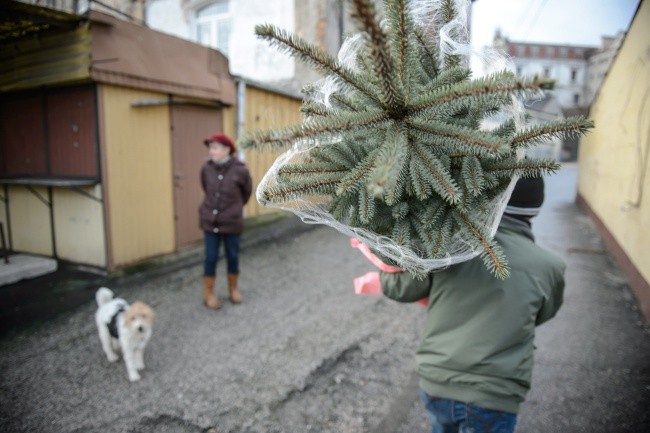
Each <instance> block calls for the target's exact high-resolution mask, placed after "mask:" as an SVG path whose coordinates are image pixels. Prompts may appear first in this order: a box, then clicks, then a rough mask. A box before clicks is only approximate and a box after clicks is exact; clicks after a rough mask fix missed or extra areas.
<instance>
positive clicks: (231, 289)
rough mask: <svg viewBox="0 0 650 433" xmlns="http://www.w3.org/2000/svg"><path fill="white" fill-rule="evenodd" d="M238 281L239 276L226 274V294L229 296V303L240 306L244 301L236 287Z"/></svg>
mask: <svg viewBox="0 0 650 433" xmlns="http://www.w3.org/2000/svg"><path fill="white" fill-rule="evenodd" d="M238 279H239V274H228V293H229V294H230V302H232V303H233V304H241V303H242V302H243V301H244V300H243V299H242V297H241V293H239V288H238V287H237V280H238Z"/></svg>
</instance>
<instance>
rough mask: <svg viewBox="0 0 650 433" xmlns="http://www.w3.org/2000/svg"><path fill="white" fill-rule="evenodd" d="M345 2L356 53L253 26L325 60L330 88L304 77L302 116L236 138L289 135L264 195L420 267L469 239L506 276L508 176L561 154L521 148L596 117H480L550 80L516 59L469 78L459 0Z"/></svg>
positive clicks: (252, 144)
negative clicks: (423, 10)
mask: <svg viewBox="0 0 650 433" xmlns="http://www.w3.org/2000/svg"><path fill="white" fill-rule="evenodd" d="M348 3H349V5H350V7H351V11H352V18H353V19H354V21H355V22H356V24H357V26H358V28H359V31H360V33H359V34H358V35H357V36H355V38H356V39H355V40H354V48H355V51H354V57H355V58H354V62H352V63H346V62H343V61H342V60H340V59H337V58H334V57H333V56H331V55H329V54H327V53H326V52H324V51H323V50H322V49H320V48H319V47H317V46H315V45H313V44H310V43H308V42H306V41H305V40H303V39H302V38H300V37H299V36H297V35H294V34H291V33H289V32H286V31H284V30H282V29H279V28H276V27H275V26H272V25H259V26H257V27H256V33H257V35H258V36H259V37H261V38H263V39H265V40H268V41H270V43H271V44H273V45H275V46H276V47H278V48H280V49H281V50H283V51H286V52H288V53H289V54H290V55H293V56H295V57H296V58H298V59H300V60H302V61H305V62H307V63H308V64H310V65H312V66H313V67H315V68H316V69H318V70H319V71H320V72H322V73H323V74H324V76H325V77H326V80H329V81H327V83H329V85H330V87H331V88H332V90H331V91H330V92H329V94H328V98H327V99H326V100H324V101H323V100H320V101H319V100H316V99H315V98H312V97H311V96H312V94H313V93H314V92H316V88H315V87H313V86H308V87H306V88H305V89H303V92H304V93H305V100H304V103H303V106H302V111H303V113H304V115H305V118H304V122H303V123H302V124H300V125H296V126H292V127H289V128H282V129H274V130H269V131H256V132H253V133H250V134H247V135H246V136H244V137H243V138H242V140H241V141H240V144H241V145H242V147H244V148H255V149H262V148H265V147H271V148H278V147H289V148H290V152H288V153H287V157H285V158H284V159H282V161H281V163H280V164H277V167H275V169H273V170H272V172H271V171H270V172H269V173H268V174H267V176H271V177H272V180H271V181H270V182H263V183H262V184H261V185H260V189H259V190H258V200H259V201H260V202H261V203H263V204H267V205H275V206H279V207H283V206H285V207H284V208H286V209H289V210H292V211H294V212H296V213H298V214H299V213H300V212H305V214H303V217H304V216H305V215H307V219H309V218H310V217H309V215H310V214H312V213H313V212H314V209H317V210H318V209H323V211H324V212H325V213H326V214H328V218H330V217H331V220H334V221H336V222H338V223H340V225H341V226H342V227H346V228H350V230H351V231H352V233H355V234H356V233H370V234H374V235H377V236H378V237H377V239H378V241H377V242H371V244H370V245H369V247H370V248H371V249H372V250H373V251H374V252H375V253H377V254H378V255H379V256H380V257H382V258H383V259H384V260H386V261H387V262H389V263H391V264H396V265H398V266H401V267H402V268H404V269H406V270H408V271H410V272H411V273H413V274H414V275H424V274H425V273H426V272H428V271H430V270H432V269H433V268H435V267H440V266H442V265H439V264H437V263H443V265H444V264H445V263H446V264H450V263H453V259H450V257H451V256H453V255H455V254H459V251H458V250H459V248H462V249H464V251H463V252H462V253H461V254H465V253H466V251H469V252H470V255H469V257H471V256H475V255H477V254H480V256H481V257H482V260H483V263H484V264H485V266H486V267H487V268H488V269H489V270H490V271H491V272H492V273H493V274H494V275H495V276H496V277H499V278H506V277H507V276H508V275H509V272H508V266H507V258H506V257H504V254H503V253H502V251H501V249H500V248H499V246H498V245H497V244H496V242H494V241H493V239H492V236H493V234H494V233H493V230H492V232H490V230H491V227H490V225H491V226H492V227H493V228H496V224H492V222H494V221H495V220H496V222H497V223H498V217H500V212H501V211H502V210H503V204H504V203H505V200H507V195H508V192H509V191H510V190H509V189H508V188H509V186H511V185H512V184H513V179H515V180H516V179H517V178H518V177H538V176H543V175H545V174H548V173H552V172H554V171H555V170H557V169H558V168H559V164H558V163H557V162H555V161H553V160H533V159H528V158H525V157H523V155H524V154H525V151H526V149H528V148H530V147H532V146H535V145H538V144H540V143H543V142H545V141H548V140H549V139H552V138H555V137H561V138H563V137H568V136H574V135H578V134H583V133H585V132H586V131H587V130H588V129H589V128H591V127H592V126H593V125H592V124H591V122H590V121H588V120H585V119H584V118H582V117H572V118H568V119H562V120H557V121H553V122H548V123H546V124H543V125H535V126H524V127H521V125H518V122H517V119H516V118H514V117H509V118H506V119H504V120H502V121H500V125H499V126H498V127H497V128H493V129H490V130H487V129H485V128H482V122H483V121H484V120H485V119H486V118H490V117H491V116H493V115H495V114H496V113H500V112H502V109H503V107H506V106H510V104H511V103H512V101H513V98H518V99H520V100H522V99H527V98H530V97H532V96H536V95H539V94H540V92H541V91H542V90H543V89H545V88H548V87H549V83H548V82H546V81H543V80H539V79H537V78H533V79H519V78H518V77H517V76H516V75H515V74H514V73H512V72H511V71H509V70H503V71H501V72H498V73H494V74H491V75H489V76H486V77H481V78H477V79H472V72H471V69H469V68H468V67H467V61H466V58H465V57H463V56H462V55H460V54H459V53H457V52H454V50H453V49H450V48H448V47H446V46H445V44H447V43H448V42H446V41H445V40H443V38H442V37H441V33H440V30H441V29H443V28H445V25H447V24H450V23H455V22H457V21H458V14H459V12H460V11H459V9H460V8H459V6H462V3H460V2H459V0H438V1H436V0H426V3H428V4H429V5H434V4H435V7H434V8H433V11H432V12H433V14H432V15H431V20H429V21H428V23H427V24H426V25H422V24H420V23H417V22H416V20H415V19H414V15H413V7H414V6H416V3H424V2H421V1H420V2H418V1H416V0H411V1H409V0H385V1H384V19H383V20H381V21H380V19H379V17H378V15H377V12H376V10H375V5H374V4H373V2H372V1H371V0H348ZM451 30H452V31H451V34H452V36H453V37H455V38H456V39H462V37H463V35H462V34H461V33H462V32H458V31H457V30H456V27H453V26H452V29H451ZM454 32H456V33H457V34H455V35H454ZM295 200H299V202H300V203H301V204H296V202H295ZM495 208H496V209H497V210H496V212H497V213H499V215H496V217H497V218H495V215H494V213H495ZM317 212H318V211H317ZM303 219H305V218H303ZM313 219H318V217H315V218H313ZM317 222H325V223H327V221H317ZM367 239H368V236H366V237H365V240H366V241H367ZM386 241H387V242H386ZM389 244H390V245H389ZM387 245H388V246H387ZM459 246H460V247H459ZM387 252H388V254H387ZM464 257H468V256H464ZM438 259H439V261H438ZM430 263H436V265H434V266H431V265H430Z"/></svg>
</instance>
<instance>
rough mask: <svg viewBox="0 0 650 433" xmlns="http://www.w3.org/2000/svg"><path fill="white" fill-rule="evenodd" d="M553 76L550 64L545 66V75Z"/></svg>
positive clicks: (547, 76)
mask: <svg viewBox="0 0 650 433" xmlns="http://www.w3.org/2000/svg"><path fill="white" fill-rule="evenodd" d="M550 76H551V68H549V67H548V66H546V67H544V77H545V78H549V77H550Z"/></svg>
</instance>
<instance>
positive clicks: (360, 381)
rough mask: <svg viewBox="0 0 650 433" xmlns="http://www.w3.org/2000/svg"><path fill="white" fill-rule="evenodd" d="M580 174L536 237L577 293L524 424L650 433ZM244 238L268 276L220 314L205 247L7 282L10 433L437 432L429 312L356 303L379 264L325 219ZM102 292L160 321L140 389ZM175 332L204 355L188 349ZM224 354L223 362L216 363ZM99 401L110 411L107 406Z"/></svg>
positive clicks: (539, 357) (254, 265)
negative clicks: (101, 313) (426, 406)
mask: <svg viewBox="0 0 650 433" xmlns="http://www.w3.org/2000/svg"><path fill="white" fill-rule="evenodd" d="M575 181H576V167H575V165H566V166H565V167H564V168H563V169H562V170H561V171H560V172H559V173H557V174H556V175H553V176H551V177H548V178H547V189H546V197H547V198H546V203H545V205H544V208H543V210H542V213H541V214H540V216H538V217H537V218H536V219H535V221H534V227H533V230H534V232H535V234H536V237H537V241H538V243H540V244H541V245H542V246H544V247H546V248H548V249H551V250H553V251H554V252H555V253H556V254H558V255H559V256H561V257H562V258H563V259H564V260H565V261H566V262H567V265H568V266H567V274H566V278H567V287H566V292H565V302H564V305H563V307H562V309H561V310H560V312H559V313H558V315H557V317H556V318H554V319H553V320H551V321H550V322H548V323H546V324H544V325H542V326H541V327H539V328H538V331H537V337H536V347H537V351H536V354H535V362H536V364H535V370H534V374H533V385H532V390H531V392H530V393H529V395H528V398H527V400H526V402H525V403H524V404H523V405H522V407H521V412H520V414H519V419H518V424H517V430H516V432H517V433H542V432H543V433H547V432H556V433H582V432H584V433H587V432H589V433H646V432H648V431H650V410H649V408H650V332H649V330H650V328H649V326H648V323H646V322H645V321H644V319H643V317H642V316H641V313H640V311H639V309H638V306H637V304H636V300H635V298H634V296H633V294H632V293H631V290H630V288H629V287H628V285H627V284H626V280H625V276H624V274H623V273H622V271H621V270H620V268H619V267H618V266H617V265H616V263H615V262H614V261H613V259H612V258H611V256H610V255H609V254H608V252H607V249H606V247H605V245H604V243H603V242H602V240H601V238H600V236H599V235H598V232H597V231H596V229H595V226H594V225H593V223H592V222H591V221H590V220H589V218H588V217H586V216H585V215H584V213H582V212H581V211H580V210H579V209H578V208H577V207H576V205H575ZM242 246H243V251H242V253H243V256H244V257H246V260H247V262H246V266H247V267H248V269H251V270H252V269H256V270H255V271H254V272H253V271H249V273H248V274H247V275H244V276H243V277H242V281H243V282H244V283H245V284H246V285H248V286H249V287H253V288H255V289H253V290H248V293H246V292H245V295H247V296H248V298H247V302H246V303H245V304H244V305H243V306H241V307H231V306H229V305H226V307H225V308H224V310H223V311H221V312H219V313H218V314H216V315H212V314H209V312H206V311H204V310H205V309H204V308H201V307H200V305H199V302H198V301H197V300H196V299H195V297H196V296H200V294H196V295H195V293H197V291H198V290H199V289H198V287H199V285H198V284H199V283H198V282H197V281H196V280H197V278H196V275H197V273H198V272H200V260H201V253H202V252H201V251H200V250H195V251H188V252H185V253H184V254H182V255H179V256H177V257H176V259H175V260H170V261H169V262H167V263H165V264H162V265H161V266H157V267H153V268H149V269H144V270H142V271H141V272H137V273H134V274H132V275H128V276H122V277H121V278H114V279H108V278H107V277H105V276H102V275H98V274H96V273H92V272H86V271H83V270H79V269H76V268H74V267H65V266H60V268H59V270H58V271H57V272H55V273H53V274H49V275H46V276H43V277H39V278H36V279H33V280H26V281H23V282H21V283H18V284H12V285H7V286H2V287H0V296H1V301H0V326H1V328H0V330H1V331H2V334H0V375H2V382H5V384H6V386H7V387H4V385H3V386H2V387H0V389H2V390H4V391H3V392H4V393H5V394H6V395H0V402H4V406H5V409H4V410H3V409H0V427H3V426H4V427H7V426H10V427H11V428H13V429H14V430H15V431H30V432H38V431H42V432H45V433H49V432H82V431H83V432H93V431H139V432H148V431H152V432H153V431H156V432H157V433H160V432H167V431H169V432H179V433H184V432H203V433H206V432H210V433H214V432H217V431H218V432H258V431H259V432H287V433H290V432H291V433H293V432H307V431H310V432H314V431H316V432H332V433H341V432H360V433H361V432H368V433H425V432H428V431H429V426H428V420H427V418H426V414H425V412H424V410H423V408H422V407H421V406H420V404H419V402H418V401H417V379H416V376H415V374H414V356H413V351H414V349H415V347H416V345H417V334H418V333H419V330H420V329H421V328H420V326H421V324H422V314H423V309H421V308H420V307H416V306H405V305H399V304H396V303H393V302H391V301H389V300H385V299H381V298H380V297H355V296H350V295H349V291H350V290H351V288H350V287H348V286H347V284H348V283H347V282H348V281H349V280H350V277H352V276H355V275H361V274H363V273H365V272H366V271H368V270H371V266H369V265H368V264H367V263H366V262H365V261H364V260H363V259H362V258H359V257H358V254H356V253H354V252H350V249H349V247H348V245H347V242H346V240H345V239H342V236H341V235H339V234H338V233H335V232H333V231H332V230H331V229H328V228H322V227H319V226H316V227H315V226H309V225H306V224H303V223H301V222H300V221H299V220H297V219H296V218H294V217H288V218H286V219H281V220H279V221H276V222H274V223H273V224H268V225H266V226H262V227H257V228H254V229H252V230H250V231H248V232H247V234H246V235H245V236H244V238H243V245H242ZM320 254H323V255H322V256H319V255H320ZM333 270H336V272H335V273H333ZM100 285H109V286H111V287H113V288H114V289H115V290H116V291H117V292H118V293H120V294H122V295H125V297H127V298H128V299H131V298H132V297H133V296H135V295H141V296H143V297H144V298H145V300H149V301H150V302H151V303H153V304H154V305H155V307H156V309H157V311H159V316H160V317H161V323H160V325H159V327H158V329H156V330H155V331H154V337H153V339H152V348H151V354H150V356H154V355H152V354H154V353H157V352H158V353H160V354H164V355H165V357H164V358H153V359H152V358H148V359H150V361H148V363H150V365H148V370H147V371H146V372H145V376H144V379H143V382H142V383H138V384H137V385H134V387H132V388H131V387H130V385H129V384H128V382H126V383H125V378H124V377H123V376H124V372H123V371H122V370H123V366H121V365H119V366H110V368H109V366H108V364H106V363H103V361H105V359H104V360H102V358H101V353H99V352H100V350H99V347H98V343H97V341H96V337H95V335H94V333H95V331H94V330H93V327H92V325H91V324H88V323H86V322H87V316H89V315H92V311H93V310H94V306H93V303H94V300H93V298H94V293H95V290H96V288H97V287H98V286H100ZM194 286H196V287H194ZM335 299H339V300H340V299H343V303H341V302H340V301H335ZM174 303H175V304H174ZM165 316H166V317H167V321H165ZM163 335H164V336H165V338H163ZM164 339H167V340H169V339H172V340H173V341H175V342H176V345H178V346H179V347H182V348H183V349H185V350H187V349H190V350H191V351H193V353H194V354H193V355H192V356H191V357H190V358H187V355H179V354H176V353H174V351H172V350H171V349H172V347H168V346H166V345H165V344H163V343H164V341H162V340H164ZM205 341H211V342H212V343H211V344H210V345H209V347H208V348H205V347H204V346H205ZM73 342H75V343H73ZM76 345H78V346H79V348H78V350H77V349H75V347H76ZM75 350H77V351H76V352H75ZM69 352H70V353H69ZM252 353H255V354H257V355H256V356H257V357H259V358H260V359H251V354H252ZM224 357H225V358H226V359H230V361H228V363H229V365H223V363H222V362H221V361H217V362H216V363H215V362H214V361H215V360H222V359H224ZM206 378H208V380H207V381H206ZM206 382H207V383H206ZM107 393H109V395H106V394H107ZM112 393H114V394H115V395H114V396H112ZM151 394H153V396H152V395H151ZM33 401H37V402H38V404H35V403H32V402H33ZM127 403H128V404H127ZM7 404H9V405H10V406H7ZM7 407H11V408H14V409H13V411H12V412H11V413H9V412H7V410H8V409H7ZM104 407H105V408H106V410H107V411H113V412H114V413H113V414H112V415H111V414H107V413H104V412H103V410H102V411H101V412H97V410H100V409H98V408H104ZM93 409H94V410H95V412H93ZM138 409H142V410H141V412H140V413H138ZM93 413H94V415H93ZM117 414H119V419H116V418H115V417H117V416H118V415H117ZM89 416H91V417H93V418H92V419H88V417H89ZM48 423H50V424H48ZM44 425H51V429H46V428H44V427H43V426H44ZM34 426H37V427H34ZM39 426H40V427H39ZM119 426H122V427H119ZM124 426H130V427H124ZM39 428H40V430H39ZM111 428H112V429H113V430H111ZM0 430H1V428H0ZM12 431H13V430H12Z"/></svg>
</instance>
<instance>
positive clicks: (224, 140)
mask: <svg viewBox="0 0 650 433" xmlns="http://www.w3.org/2000/svg"><path fill="white" fill-rule="evenodd" d="M210 143H221V144H223V145H224V146H226V147H229V148H230V154H231V155H232V154H233V153H235V152H237V148H236V147H235V143H233V142H232V140H231V139H230V137H228V136H227V135H226V134H224V133H223V132H217V133H215V134H212V135H211V136H210V137H208V138H206V139H205V140H203V144H205V145H206V146H210Z"/></svg>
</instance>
